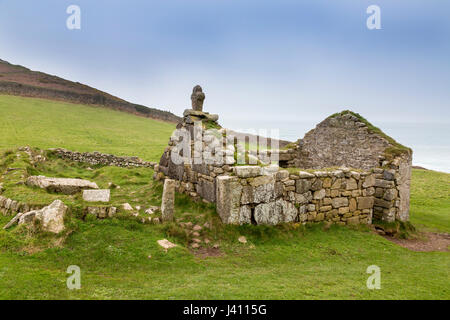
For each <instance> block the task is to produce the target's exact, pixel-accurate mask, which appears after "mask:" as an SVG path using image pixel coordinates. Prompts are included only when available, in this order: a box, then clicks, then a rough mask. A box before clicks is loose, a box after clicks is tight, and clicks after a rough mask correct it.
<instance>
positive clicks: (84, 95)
mask: <svg viewBox="0 0 450 320" xmlns="http://www.w3.org/2000/svg"><path fill="white" fill-rule="evenodd" d="M0 94H10V95H16V96H25V97H35V98H44V99H50V100H58V101H64V102H72V103H79V104H88V105H98V106H103V107H107V108H111V109H115V110H120V111H125V112H129V113H133V114H136V115H140V116H145V117H150V118H154V119H160V120H164V121H170V122H178V121H179V120H180V118H179V117H177V116H176V115H174V114H173V113H171V112H168V111H163V110H159V109H155V108H148V107H145V106H142V105H137V104H133V103H130V102H128V101H125V100H122V99H120V98H118V97H115V96H113V95H110V94H108V93H106V92H103V91H100V90H97V89H94V88H91V87H89V86H87V85H84V84H81V83H79V82H72V81H68V80H65V79H62V78H59V77H57V76H53V75H49V74H46V73H43V72H38V71H32V70H30V69H28V68H25V67H23V66H19V65H13V64H10V63H8V62H6V61H3V60H1V59H0Z"/></svg>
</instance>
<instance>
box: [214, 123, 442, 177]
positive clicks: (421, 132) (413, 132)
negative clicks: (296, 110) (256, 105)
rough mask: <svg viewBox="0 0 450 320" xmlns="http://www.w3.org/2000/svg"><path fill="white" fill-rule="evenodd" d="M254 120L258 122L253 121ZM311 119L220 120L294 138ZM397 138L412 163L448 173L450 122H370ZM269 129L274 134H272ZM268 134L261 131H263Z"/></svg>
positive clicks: (239, 128) (309, 126)
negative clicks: (411, 151) (404, 147)
mask: <svg viewBox="0 0 450 320" xmlns="http://www.w3.org/2000/svg"><path fill="white" fill-rule="evenodd" d="M255 122H256V123H257V125H255ZM317 123H318V122H314V121H304V122H302V121H285V120H283V121H281V122H280V121H278V122H277V121H248V120H245V119H223V120H222V121H221V124H222V125H223V126H224V127H226V128H230V129H232V130H235V131H238V132H249V133H257V134H260V135H263V136H272V137H273V138H276V132H278V134H279V139H281V140H288V141H296V140H298V139H299V138H303V136H304V135H305V133H306V132H308V131H309V130H311V129H313V128H314V127H315V125H316V124H317ZM373 124H374V125H375V126H377V127H379V128H380V129H381V130H383V132H384V133H386V134H387V135H389V136H391V137H392V138H394V139H395V140H396V141H397V142H399V143H401V144H403V145H405V146H407V147H410V148H412V150H413V165H414V166H420V167H424V168H426V169H430V170H435V171H441V172H447V173H450V123H448V124H447V123H400V122H379V123H373ZM271 130H274V131H273V134H271V132H272V131H271ZM266 132H267V134H264V133H266Z"/></svg>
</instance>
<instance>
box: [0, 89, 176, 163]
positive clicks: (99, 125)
mask: <svg viewBox="0 0 450 320" xmlns="http://www.w3.org/2000/svg"><path fill="white" fill-rule="evenodd" d="M174 129H175V125H174V124H172V123H167V122H162V121H158V120H153V119H148V118H142V117H137V116H135V115H132V114H128V113H124V112H120V111H114V110H110V109H106V108H101V107H98V108H96V107H89V106H83V105H75V104H71V103H64V102H54V101H49V100H43V99H34V98H22V97H15V96H6V95H0V137H1V138H0V150H5V149H10V148H14V147H18V146H23V145H30V146H33V147H39V148H42V149H46V148H55V147H62V148H66V149H69V150H77V151H82V152H84V151H100V152H107V153H113V154H116V155H134V156H138V157H141V158H143V159H144V160H149V161H150V160H151V161H158V160H159V157H160V156H161V154H162V151H163V150H164V148H165V147H166V146H167V141H168V139H169V137H170V134H171V133H172V131H173V130H174Z"/></svg>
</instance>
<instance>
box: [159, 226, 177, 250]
mask: <svg viewBox="0 0 450 320" xmlns="http://www.w3.org/2000/svg"><path fill="white" fill-rule="evenodd" d="M155 219H157V218H155ZM157 242H158V244H159V245H160V246H161V247H163V248H164V250H165V251H166V252H167V250H168V249H171V248H175V247H176V246H177V245H176V244H175V243H172V242H170V241H169V240H167V239H162V240H158V241H157Z"/></svg>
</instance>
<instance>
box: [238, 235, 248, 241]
mask: <svg viewBox="0 0 450 320" xmlns="http://www.w3.org/2000/svg"><path fill="white" fill-rule="evenodd" d="M238 241H239V242H240V243H247V238H246V237H244V236H240V237H239V238H238Z"/></svg>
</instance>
